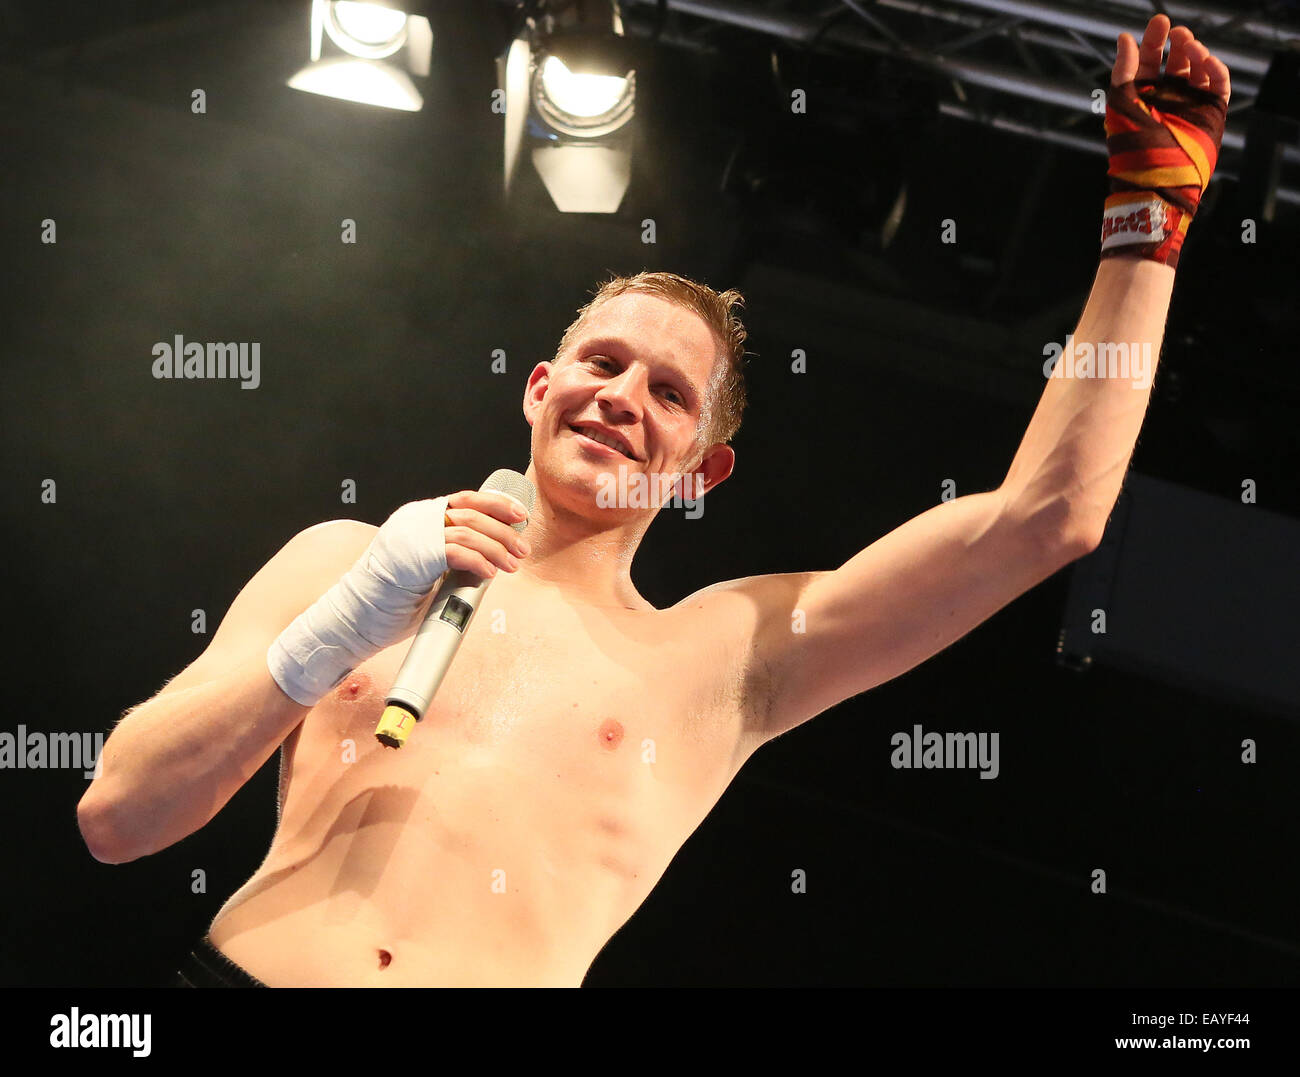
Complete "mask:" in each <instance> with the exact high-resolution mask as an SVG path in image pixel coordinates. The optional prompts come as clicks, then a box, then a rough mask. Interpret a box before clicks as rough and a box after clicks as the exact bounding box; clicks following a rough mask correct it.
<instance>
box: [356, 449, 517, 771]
mask: <svg viewBox="0 0 1300 1077" xmlns="http://www.w3.org/2000/svg"><path fill="white" fill-rule="evenodd" d="M479 492H480V493H499V494H505V495H506V496H507V497H509V498H512V499H513V500H515V501H517V502H519V504H520V505H522V506H523V508H524V511H525V512H526V513H528V514H531V513H532V511H533V505H534V503H535V502H536V500H537V491H536V490H535V489H534V488H533V484H532V483H531V482H529V481H528V480H527V479H526V478H525V477H524V476H523V475H521V474H519V472H517V471H511V470H510V469H509V468H500V469H498V470H497V471H494V472H492V474H491V475H489V476H488V480H487V482H485V483H484V484H483V485H482V486H480V487H479ZM510 526H511V527H512V528H514V530H515V531H519V532H522V531H523V530H524V528H525V527H527V526H528V520H527V519H524V520H521V521H519V522H518V523H514V524H511V525H510ZM491 582H492V577H490V576H489V577H487V578H484V577H482V576H479V575H478V574H477V573H474V572H469V571H466V570H465V569H455V570H452V571H449V572H448V573H447V574H446V576H445V577H444V578H443V581H442V583H441V584H440V585H439V587H438V591H437V593H436V594H435V595H434V597H433V603H432V604H431V605H430V606H429V611H428V612H427V613H426V614H425V615H424V621H423V622H422V623H421V625H420V627H419V629H418V630H417V631H416V633H415V638H414V639H413V640H411V648H410V650H408V651H407V652H406V658H405V659H403V661H402V668H401V669H399V670H398V671H397V676H396V677H395V678H394V680H393V686H392V687H391V688H390V689H389V690H388V695H387V696H385V697H384V702H385V703H387V704H388V706H386V707H385V708H384V713H383V715H382V716H381V717H380V719H379V725H378V726H376V728H375V739H377V740H378V741H379V743H380V744H383V745H386V746H387V747H389V748H400V747H401V746H402V745H403V744H404V743H406V738H407V737H408V736H409V735H410V732H411V730H412V729H413V728H414V727H415V723H416V722H418V721H419V720H420V719H421V718H423V717H424V714H425V712H426V711H427V710H428V709H429V705H430V704H431V703H432V702H433V697H434V696H435V695H437V692H438V687H439V685H441V684H442V679H443V677H444V676H446V674H447V669H448V667H450V666H451V662H452V659H453V658H455V657H456V652H457V651H458V650H459V649H460V644H461V640H463V639H464V638H465V630H466V629H467V628H469V623H470V621H472V620H473V619H474V614H475V612H476V611H477V610H478V607H479V602H480V600H481V599H482V598H483V594H484V592H485V591H487V588H488V584H489V583H491Z"/></svg>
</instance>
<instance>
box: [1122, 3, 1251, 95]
mask: <svg viewBox="0 0 1300 1077" xmlns="http://www.w3.org/2000/svg"><path fill="white" fill-rule="evenodd" d="M1166 40H1168V42H1169V59H1168V60H1167V61H1166V63H1165V74H1167V75H1173V76H1175V77H1177V78H1182V79H1186V80H1187V81H1188V83H1189V84H1190V85H1192V86H1195V87H1196V88H1197V89H1200V90H1209V91H1210V92H1211V93H1216V94H1219V95H1220V96H1222V97H1223V99H1224V101H1225V102H1226V101H1227V100H1228V99H1229V98H1230V97H1231V96H1232V83H1231V79H1230V78H1229V74H1228V67H1227V65H1226V64H1225V63H1224V62H1223V61H1222V60H1220V59H1218V58H1217V57H1215V56H1212V55H1211V54H1210V50H1209V48H1208V47H1207V46H1206V45H1205V44H1203V43H1202V42H1200V41H1197V40H1196V36H1195V35H1194V34H1193V33H1192V31H1191V30H1189V29H1188V28H1187V27H1186V26H1175V27H1173V29H1170V26H1169V18H1168V16H1166V15H1155V16H1153V17H1152V18H1151V21H1150V22H1148V23H1147V27H1146V30H1145V31H1144V32H1143V34H1142V44H1141V45H1140V46H1139V45H1138V44H1137V42H1136V41H1134V39H1133V36H1132V35H1131V34H1120V35H1119V39H1118V40H1117V42H1116V51H1115V66H1114V67H1113V68H1111V85H1113V86H1118V85H1120V84H1121V83H1124V82H1128V81H1129V80H1130V79H1134V78H1137V79H1154V78H1157V77H1159V75H1160V59H1161V56H1162V55H1163V53H1164V47H1165V41H1166Z"/></svg>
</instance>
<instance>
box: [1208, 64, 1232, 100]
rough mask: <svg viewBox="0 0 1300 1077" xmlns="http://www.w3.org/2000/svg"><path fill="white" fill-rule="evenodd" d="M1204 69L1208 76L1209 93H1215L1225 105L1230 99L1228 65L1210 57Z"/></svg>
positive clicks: (1230, 89)
mask: <svg viewBox="0 0 1300 1077" xmlns="http://www.w3.org/2000/svg"><path fill="white" fill-rule="evenodd" d="M1206 68H1207V70H1208V71H1209V74H1210V85H1209V90H1210V92H1211V93H1217V94H1218V95H1219V96H1220V97H1222V98H1223V101H1224V104H1227V102H1228V101H1229V100H1230V99H1231V97H1232V79H1230V78H1229V77H1228V65H1227V64H1225V63H1224V62H1223V61H1222V60H1220V59H1219V58H1218V57H1217V56H1211V57H1210V59H1209V61H1208V62H1207V63H1206Z"/></svg>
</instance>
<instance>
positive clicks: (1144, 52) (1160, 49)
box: [1137, 15, 1191, 79]
mask: <svg viewBox="0 0 1300 1077" xmlns="http://www.w3.org/2000/svg"><path fill="white" fill-rule="evenodd" d="M1180 29H1182V30H1184V31H1186V32H1187V34H1188V36H1189V37H1190V36H1191V31H1190V30H1187V27H1185V26H1183V27H1180ZM1168 34H1169V16H1167V15H1156V16H1153V17H1152V19H1151V21H1150V22H1149V23H1147V28H1146V32H1145V33H1144V34H1143V35H1142V48H1141V50H1140V51H1139V56H1138V68H1137V77H1138V78H1140V79H1153V78H1155V77H1156V76H1157V75H1159V74H1160V57H1161V56H1162V55H1163V54H1164V51H1165V37H1166V36H1167V35H1168Z"/></svg>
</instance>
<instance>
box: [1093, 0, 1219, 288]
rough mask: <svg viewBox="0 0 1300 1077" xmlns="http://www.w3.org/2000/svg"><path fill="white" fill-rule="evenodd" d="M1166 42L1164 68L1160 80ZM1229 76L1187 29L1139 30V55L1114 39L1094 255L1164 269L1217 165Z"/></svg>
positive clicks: (1153, 26)
mask: <svg viewBox="0 0 1300 1077" xmlns="http://www.w3.org/2000/svg"><path fill="white" fill-rule="evenodd" d="M1166 37H1167V38H1168V39H1169V42H1170V44H1169V62H1168V64H1167V65H1166V67H1165V73H1164V74H1163V75H1162V74H1161V73H1160V57H1161V54H1162V52H1163V50H1164V44H1165V39H1166ZM1230 93H1231V86H1230V83H1229V78H1228V69H1227V67H1226V66H1225V65H1224V64H1223V62H1222V61H1221V60H1218V59H1216V58H1215V57H1213V56H1211V55H1210V50H1209V49H1208V48H1206V47H1205V45H1203V44H1201V43H1200V42H1199V41H1197V40H1196V38H1195V37H1193V35H1192V32H1191V31H1190V30H1189V29H1188V28H1187V27H1186V26H1178V27H1175V28H1174V29H1173V31H1172V32H1171V31H1170V29H1169V19H1168V18H1167V17H1166V16H1164V15H1157V16H1155V17H1154V18H1153V19H1152V20H1151V21H1150V22H1149V23H1147V28H1146V33H1145V34H1143V36H1142V47H1141V49H1139V48H1138V45H1137V43H1136V42H1135V41H1134V40H1133V38H1132V36H1131V35H1129V34H1121V35H1120V36H1119V41H1118V47H1117V50H1116V56H1115V66H1114V67H1113V68H1112V69H1111V85H1110V90H1109V92H1108V93H1107V95H1106V148H1107V150H1108V151H1109V153H1110V168H1109V171H1108V172H1107V175H1108V176H1109V177H1110V189H1111V194H1110V196H1109V197H1108V198H1107V199H1106V208H1105V213H1104V215H1103V219H1102V230H1101V256H1102V258H1109V257H1113V256H1115V255H1139V256H1141V257H1143V258H1149V259H1151V260H1152V261H1154V262H1158V263H1160V264H1162V265H1168V266H1170V267H1171V268H1172V267H1176V266H1177V265H1178V255H1179V252H1180V250H1181V249H1182V245H1183V238H1184V236H1185V235H1186V234H1187V227H1188V225H1189V224H1190V223H1191V221H1192V218H1193V217H1195V216H1196V210H1197V207H1198V206H1199V205H1200V201H1201V196H1202V195H1203V194H1204V193H1205V188H1206V186H1207V185H1208V184H1209V182H1210V176H1211V174H1212V173H1213V172H1214V166H1215V164H1216V162H1217V161H1218V157H1219V145H1220V143H1221V141H1222V139H1223V126H1224V122H1225V120H1226V119H1227V114H1228V97H1229V95H1230Z"/></svg>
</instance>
